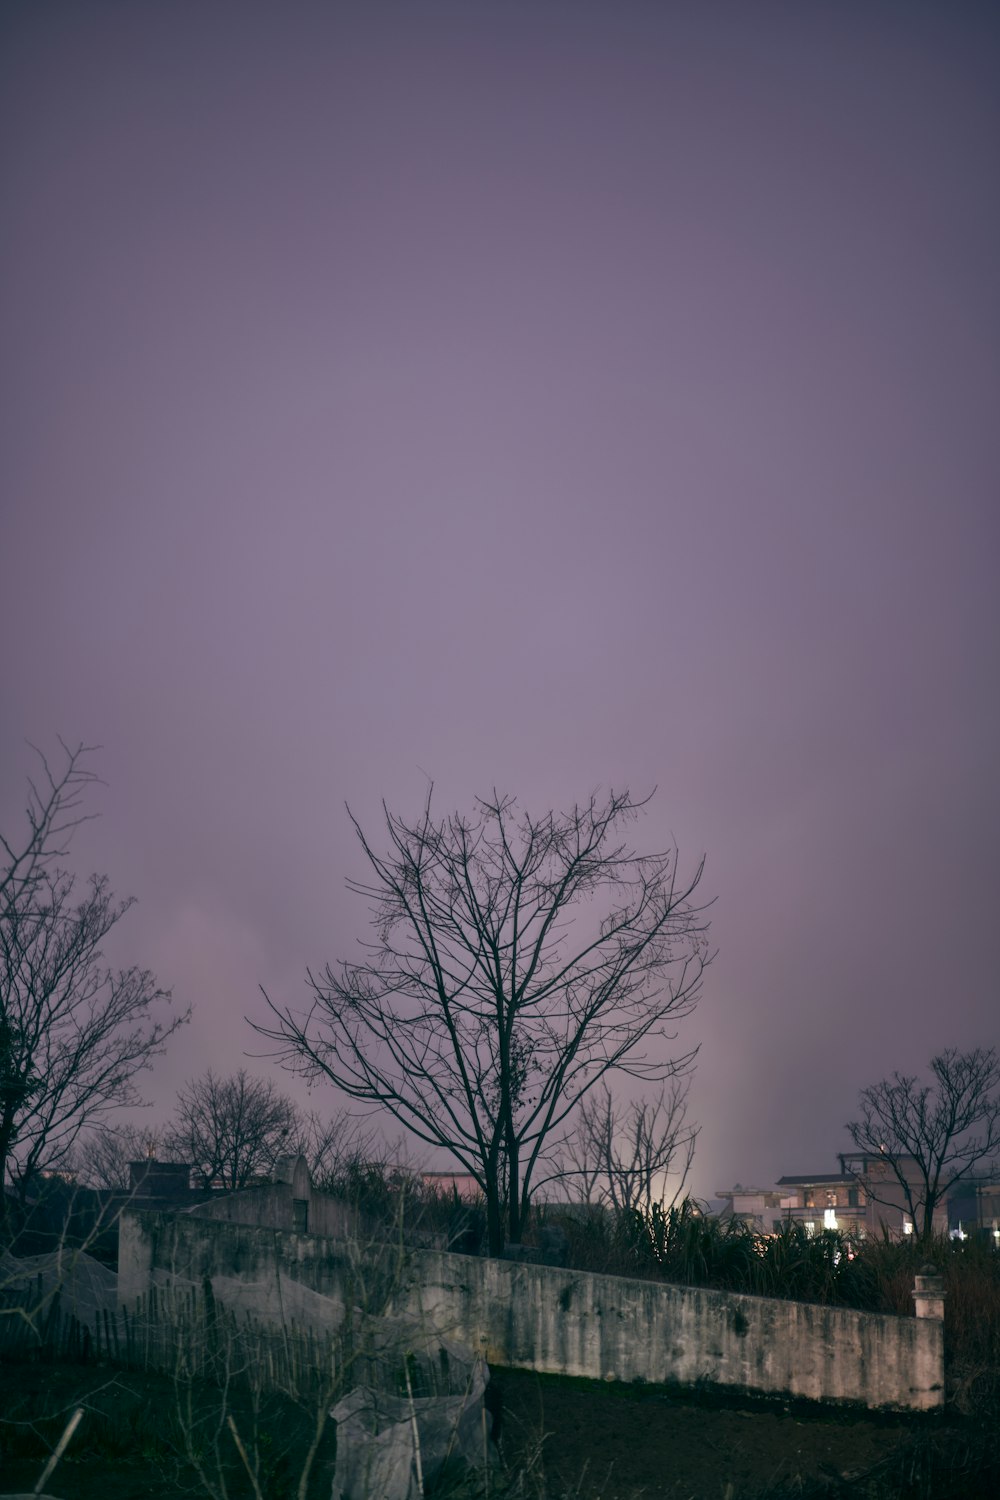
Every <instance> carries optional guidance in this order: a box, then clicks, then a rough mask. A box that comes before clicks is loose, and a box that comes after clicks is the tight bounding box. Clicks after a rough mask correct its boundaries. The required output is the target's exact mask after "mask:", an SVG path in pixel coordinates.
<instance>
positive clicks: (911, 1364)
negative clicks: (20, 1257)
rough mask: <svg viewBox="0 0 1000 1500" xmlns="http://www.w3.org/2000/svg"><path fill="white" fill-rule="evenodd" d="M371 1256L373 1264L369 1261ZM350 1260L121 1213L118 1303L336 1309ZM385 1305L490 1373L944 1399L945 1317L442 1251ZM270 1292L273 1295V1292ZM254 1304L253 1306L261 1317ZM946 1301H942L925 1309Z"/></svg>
mask: <svg viewBox="0 0 1000 1500" xmlns="http://www.w3.org/2000/svg"><path fill="white" fill-rule="evenodd" d="M366 1259H367V1257H366ZM357 1267H358V1259H357V1257H356V1256H353V1257H352V1256H351V1255H350V1254H349V1252H348V1249H347V1247H346V1246H345V1245H344V1244H342V1243H338V1242H337V1241H334V1240H330V1239H323V1238H321V1237H319V1236H313V1235H296V1234H291V1233H286V1232H283V1231H275V1230H268V1229H261V1228H251V1227H248V1226H245V1225H237V1224H221V1223H211V1222H209V1221H207V1220H204V1219H202V1220H198V1219H195V1218H193V1217H192V1216H190V1215H171V1214H165V1213H140V1212H135V1211H127V1212H126V1213H125V1214H123V1216H122V1222H121V1244H120V1251H119V1294H120V1297H121V1299H122V1300H123V1301H124V1302H125V1303H129V1302H130V1301H132V1300H133V1299H134V1298H135V1297H136V1296H138V1295H140V1294H141V1293H143V1292H144V1291H146V1290H147V1289H148V1287H149V1286H150V1285H151V1284H152V1282H153V1281H154V1280H161V1281H162V1280H164V1279H171V1278H172V1277H182V1278H184V1279H187V1280H192V1281H195V1282H197V1283H200V1282H201V1281H202V1280H203V1278H204V1277H205V1276H208V1277H209V1278H210V1279H211V1278H220V1279H222V1278H225V1279H226V1280H227V1281H230V1280H231V1279H232V1278H233V1277H239V1278H241V1279H242V1280H243V1281H245V1282H246V1283H254V1284H257V1285H260V1286H261V1287H262V1288H266V1287H268V1286H273V1285H274V1283H275V1282H276V1281H278V1282H280V1280H281V1278H285V1279H286V1280H290V1281H292V1282H299V1283H302V1285H303V1287H308V1288H309V1289H311V1291H313V1292H319V1293H322V1294H323V1295H324V1296H327V1297H331V1298H333V1299H334V1300H335V1301H336V1302H337V1303H338V1304H340V1305H343V1302H344V1301H345V1300H347V1301H351V1300H353V1298H352V1294H351V1293H350V1287H351V1285H352V1284H353V1283H352V1281H351V1278H352V1277H353V1278H356V1276H357ZM394 1275H395V1276H396V1281H395V1283H394V1290H393V1293H392V1308H393V1310H394V1311H396V1312H400V1313H409V1314H417V1315H419V1316H420V1317H421V1318H422V1319H423V1320H424V1321H425V1323H426V1324H427V1325H428V1326H429V1327H431V1328H433V1330H434V1332H435V1333H436V1334H438V1335H440V1336H442V1337H450V1338H453V1339H457V1340H459V1341H461V1342H463V1343H466V1344H469V1345H471V1347H472V1348H473V1349H476V1350H477V1351H482V1352H483V1353H484V1354H485V1355H486V1358H487V1359H488V1360H493V1361H494V1362H496V1363H498V1364H506V1365H513V1366H519V1367H521V1368H524V1369H531V1370H539V1371H543V1372H549V1373H558V1374H567V1375H582V1376H586V1377H589V1378H590V1379H595V1380H624V1381H635V1380H643V1381H649V1382H656V1383H660V1382H667V1381H678V1382H681V1383H682V1384H685V1385H693V1384H696V1383H698V1382H703V1381H705V1382H711V1383H713V1384H716V1385H719V1386H729V1387H734V1388H737V1389H740V1390H746V1391H759V1392H766V1393H773V1394H787V1395H792V1396H802V1397H807V1398H810V1399H812V1400H816V1401H848V1402H860V1403H863V1404H864V1405H866V1406H869V1407H884V1408H892V1409H902V1410H916V1411H930V1410H935V1409H937V1408H939V1407H941V1406H942V1405H943V1403H944V1323H943V1319H942V1318H940V1317H933V1316H931V1317H918V1318H900V1317H890V1316H885V1315H878V1314H873V1313H862V1312H855V1311H854V1310H852V1309H848V1308H833V1307H821V1306H817V1305H814V1304H812V1303H803V1302H785V1301H779V1300H776V1299H771V1298H764V1297H746V1296H741V1295H738V1294H733V1293H729V1292H717V1291H706V1290H701V1289H698V1288H693V1287H680V1286H670V1285H665V1284H663V1283H660V1282H650V1281H638V1280H632V1279H630V1278H626V1277H618V1276H596V1275H592V1274H589V1273H586V1272H577V1271H568V1270H562V1269H559V1268H555V1267H551V1266H540V1265H530V1264H524V1263H520V1262H518V1263H515V1262H511V1261H503V1260H482V1259H479V1258H477V1257H473V1256H464V1255H449V1254H447V1253H445V1252H443V1251H431V1250H411V1251H407V1252H406V1253H405V1260H404V1262H403V1265H402V1268H401V1270H400V1269H399V1267H398V1266H397V1267H396V1268H395V1270H394ZM268 1295H269V1294H268ZM264 1297H265V1293H264V1292H263V1291H262V1294H261V1305H260V1308H259V1311H260V1313H261V1315H262V1316H267V1315H269V1305H265V1301H264ZM935 1305H936V1306H938V1307H940V1304H935Z"/></svg>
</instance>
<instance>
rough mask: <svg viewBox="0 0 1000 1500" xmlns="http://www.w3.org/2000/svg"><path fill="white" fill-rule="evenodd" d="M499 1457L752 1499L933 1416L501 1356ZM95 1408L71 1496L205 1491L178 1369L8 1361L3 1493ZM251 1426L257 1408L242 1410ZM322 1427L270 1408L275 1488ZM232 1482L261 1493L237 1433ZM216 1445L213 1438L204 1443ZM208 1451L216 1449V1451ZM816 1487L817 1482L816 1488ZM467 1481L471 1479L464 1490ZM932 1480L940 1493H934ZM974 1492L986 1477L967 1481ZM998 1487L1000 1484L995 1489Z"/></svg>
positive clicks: (1, 1374)
mask: <svg viewBox="0 0 1000 1500" xmlns="http://www.w3.org/2000/svg"><path fill="white" fill-rule="evenodd" d="M494 1379H495V1383H496V1386H497V1388H498V1389H499V1391H500V1392H501V1394H502V1417H501V1433H500V1448H501V1454H502V1464H501V1466H498V1467H497V1468H495V1469H494V1470H493V1474H494V1478H493V1481H492V1482H491V1486H490V1494H491V1497H492V1495H494V1494H496V1495H500V1494H502V1493H503V1492H504V1484H503V1479H504V1475H503V1473H502V1469H506V1471H507V1474H508V1475H514V1474H521V1475H523V1476H524V1477H523V1478H522V1481H521V1483H520V1485H519V1486H516V1487H514V1488H513V1489H512V1491H511V1493H516V1494H517V1495H519V1496H520V1497H523V1500H564V1497H572V1500H640V1497H641V1500H754V1497H759V1496H763V1495H780V1494H787V1495H794V1494H807V1495H809V1494H829V1495H830V1496H831V1497H833V1496H835V1497H837V1500H840V1497H841V1496H845V1495H854V1494H857V1495H859V1496H863V1495H865V1494H867V1493H873V1491H870V1490H869V1487H868V1483H867V1481H866V1477H865V1476H867V1475H869V1474H870V1472H871V1471H872V1470H873V1469H875V1470H876V1471H877V1470H878V1469H879V1468H883V1469H884V1467H885V1465H886V1463H887V1462H888V1463H891V1462H892V1461H893V1453H894V1450H896V1449H897V1448H899V1447H900V1446H901V1445H903V1444H905V1443H906V1442H907V1441H908V1440H911V1439H912V1437H913V1435H914V1433H915V1432H917V1433H919V1432H920V1431H921V1430H924V1431H927V1430H928V1427H927V1420H926V1419H924V1420H922V1421H921V1420H919V1419H918V1420H917V1421H914V1420H913V1419H907V1418H902V1417H888V1416H878V1415H873V1414H865V1413H858V1412H844V1411H837V1410H835V1409H820V1408H810V1407H805V1406H799V1405H790V1406H788V1407H784V1406H782V1405H781V1404H780V1403H779V1404H777V1405H775V1404H774V1403H771V1402H767V1403H764V1402H757V1403H754V1402H752V1401H751V1400H747V1401H741V1400H739V1399H738V1398H728V1397H727V1398H724V1399H723V1398H720V1397H719V1396H712V1395H709V1394H705V1395H702V1394H701V1393H679V1392H678V1393H673V1392H668V1391H665V1390H663V1389H662V1388H652V1387H642V1386H616V1385H600V1384H596V1383H593V1382H586V1381H577V1380H565V1379H560V1378H559V1377H554V1376H537V1375H532V1374H528V1373H526V1372H524V1371H513V1370H496V1371H494ZM77 1404H84V1405H85V1406H86V1408H87V1414H86V1416H85V1419H84V1421H83V1422H82V1423H81V1425H80V1428H79V1430H78V1434H77V1436H75V1437H74V1439H73V1441H72V1443H71V1444H70V1447H69V1449H68V1451H67V1453H66V1456H65V1458H64V1459H63V1461H62V1463H61V1464H60V1465H59V1468H58V1470H57V1472H56V1474H55V1476H54V1477H53V1479H52V1480H51V1481H50V1482H49V1484H48V1485H47V1486H46V1488H47V1490H48V1491H50V1492H51V1493H52V1494H55V1495H58V1496H60V1497H63V1500H147V1497H149V1496H153V1495H156V1496H173V1495H181V1494H187V1495H196V1494H199V1493H201V1494H206V1493H207V1491H206V1490H205V1488H204V1487H203V1486H202V1484H201V1483H200V1481H199V1480H198V1477H197V1475H196V1474H195V1473H194V1472H192V1470H191V1469H190V1467H189V1466H186V1465H184V1464H182V1463H180V1462H179V1461H178V1459H177V1456H176V1450H175V1449H174V1450H172V1449H171V1448H170V1445H169V1443H164V1441H163V1434H164V1433H165V1432H166V1431H167V1430H168V1428H169V1425H170V1421H171V1413H172V1412H173V1411H174V1410H175V1409H176V1405H177V1390H176V1388H175V1387H174V1386H173V1385H172V1383H171V1382H170V1381H169V1380H166V1379H165V1378H163V1377H157V1376H151V1375H145V1376H143V1375H138V1374H133V1373H126V1372H120V1371H115V1370H113V1369H111V1368H109V1367H94V1366H89V1367H85V1368H81V1367H79V1366H72V1365H45V1364H37V1363H36V1364H8V1365H6V1366H0V1493H2V1492H3V1491H6V1492H11V1491H18V1490H25V1491H27V1490H30V1489H31V1488H32V1486H33V1485H34V1484H35V1482H36V1480H37V1479H38V1477H39V1474H40V1472H41V1468H42V1464H43V1462H44V1460H45V1457H46V1456H47V1454H48V1453H49V1452H50V1451H51V1448H52V1446H53V1445H54V1443H55V1441H56V1439H57V1437H58V1435H59V1432H60V1431H61V1429H62V1426H63V1425H64V1424H65V1421H66V1418H67V1417H68V1415H69V1413H70V1412H71V1411H72V1410H73V1408H74V1407H75V1406H76V1405H77ZM239 1420H240V1425H241V1427H242V1429H243V1431H244V1432H247V1431H248V1430H249V1422H250V1419H249V1417H248V1416H247V1415H246V1414H243V1413H241V1414H239ZM310 1429H311V1419H310V1418H309V1417H308V1415H307V1414H303V1413H301V1412H297V1411H296V1410H295V1409H293V1408H289V1407H288V1406H287V1405H286V1406H285V1407H282V1406H281V1404H280V1402H279V1403H277V1404H275V1405H274V1406H273V1408H272V1409H271V1410H269V1411H266V1412H264V1413H262V1414H259V1423H258V1436H259V1437H260V1439H261V1442H260V1445H259V1451H260V1452H261V1453H263V1454H264V1455H265V1457H266V1468H267V1473H266V1474H265V1475H262V1478H264V1479H265V1480H266V1485H265V1487H264V1488H265V1493H266V1494H268V1495H269V1496H277V1497H283V1496H285V1495H288V1496H289V1497H291V1496H293V1495H294V1494H295V1488H296V1486H295V1483H294V1476H296V1475H297V1473H298V1467H299V1459H300V1456H301V1454H302V1452H304V1451H305V1445H306V1443H307V1442H308V1438H309V1435H310ZM222 1437H223V1441H222V1445H221V1446H222V1447H223V1448H224V1449H225V1451H226V1453H227V1455H228V1457H229V1459H230V1460H232V1464H233V1466H232V1468H231V1469H230V1470H229V1473H228V1476H227V1488H228V1491H229V1494H230V1495H231V1496H232V1497H233V1500H235V1497H236V1496H237V1495H239V1494H241V1493H249V1491H248V1488H247V1486H246V1483H245V1476H244V1475H243V1474H242V1472H241V1470H240V1468H239V1465H238V1464H237V1463H236V1462H235V1455H234V1453H233V1450H232V1446H231V1443H230V1442H229V1440H228V1438H227V1437H226V1435H225V1433H223V1435H222ZM207 1446H209V1445H208V1444H207V1443H206V1447H207ZM333 1448H334V1436H333V1433H332V1431H331V1432H329V1433H328V1436H327V1438H326V1439H325V1440H324V1445H323V1451H322V1452H321V1454H320V1455H319V1462H318V1463H317V1468H316V1473H315V1476H314V1483H313V1484H312V1485H311V1486H310V1490H309V1495H310V1500H314V1497H319V1496H322V1497H323V1500H329V1495H330V1479H331V1475H332V1458H333ZM209 1456H210V1455H209ZM817 1485H818V1486H819V1487H818V1488H817ZM465 1493H466V1494H468V1491H467V1490H466V1491H465ZM932 1493H933V1492H932ZM962 1493H963V1495H965V1496H968V1497H969V1500H972V1497H974V1496H977V1495H978V1494H979V1493H980V1491H979V1490H977V1489H976V1488H975V1487H974V1486H972V1485H969V1486H967V1487H965V1488H964V1489H963V1491H962ZM982 1493H984V1494H985V1493H995V1491H993V1490H990V1491H982Z"/></svg>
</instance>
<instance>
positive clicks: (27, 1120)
mask: <svg viewBox="0 0 1000 1500" xmlns="http://www.w3.org/2000/svg"><path fill="white" fill-rule="evenodd" d="M62 749H63V753H64V762H63V765H62V768H61V769H59V770H53V769H52V768H51V767H50V765H49V763H48V761H47V760H46V759H45V757H44V755H42V754H41V753H40V752H38V757H39V761H40V764H41V775H40V776H39V777H38V778H37V780H31V779H29V782H28V787H29V794H28V807H27V822H28V828H27V832H26V834H25V835H24V837H23V838H22V839H21V840H19V841H18V840H8V839H7V838H6V837H4V836H3V835H0V859H2V861H3V867H2V869H0V1180H2V1179H3V1178H4V1177H5V1176H6V1175H7V1173H9V1174H10V1176H11V1177H12V1179H13V1180H14V1182H15V1183H16V1184H17V1185H18V1186H19V1189H20V1191H21V1193H22V1195H23V1193H24V1192H25V1190H26V1188H27V1184H28V1183H29V1181H30V1180H31V1178H32V1177H33V1176H34V1174H35V1173H36V1172H37V1171H38V1169H39V1167H40V1166H41V1165H43V1164H45V1165H48V1166H59V1165H60V1163H62V1162H63V1161H64V1160H66V1158H67V1157H68V1156H69V1154H70V1153H71V1151H72V1148H73V1145H74V1142H75V1141H76V1139H77V1137H78V1135H79V1134H80V1132H81V1130H83V1129H84V1128H85V1127H88V1126H92V1125H94V1124H95V1123H98V1122H100V1121H101V1120H103V1119H104V1118H105V1117H106V1116H107V1114H108V1113H109V1111H112V1110H115V1109H120V1108H122V1107H125V1106H130V1105H135V1104H139V1103H141V1102H142V1101H141V1100H140V1098H139V1095H138V1092H137V1090H136V1086H135V1077H136V1074H137V1073H140V1072H142V1071H143V1070H144V1069H146V1068H148V1067H149V1066H150V1065H151V1062H152V1059H153V1058H154V1057H155V1056H156V1055H157V1054H158V1053H160V1052H162V1050H163V1047H164V1044H165V1042H166V1041H167V1039H168V1038H169V1037H170V1036H172V1035H173V1033H174V1032H175V1031H176V1030H177V1028H178V1026H180V1025H181V1024H182V1023H183V1022H184V1021H186V1020H187V1019H188V1015H189V1014H190V1013H189V1012H185V1014H183V1015H180V1016H175V1017H173V1018H172V1019H169V1020H167V1019H163V1020H158V1019H154V1016H155V1012H156V1011H157V1009H158V1007H159V1006H160V1005H161V1004H165V1003H166V1002H167V1001H169V999H170V994H169V991H166V990H161V989H159V988H158V987H157V985H156V982H155V980H154V978H153V976H152V974H151V973H150V972H149V971H148V970H146V969H139V968H134V967H133V968H129V969H121V970H117V971H115V970H112V969H109V968H106V967H105V966H104V964H103V961H102V952H101V945H102V943H103V942H104V939H105V938H106V937H107V936H108V934H109V933H110V932H111V930H112V929H113V928H114V927H115V926H116V925H117V923H118V922H119V921H120V920H121V918H122V917H123V916H124V915H125V913H126V912H127V911H128V910H129V908H130V907H131V905H132V900H131V899H129V900H125V901H115V899H114V898H113V896H112V895H111V892H110V890H109V888H108V881H107V878H106V877H105V876H103V875H94V876H92V877H91V879H90V882H89V884H88V886H87V889H86V892H85V894H84V895H83V897H82V899H80V900H76V899H75V898H74V891H75V880H74V877H73V876H72V875H71V874H70V873H68V872H67V870H66V869H65V868H64V867H63V863H62V862H63V860H64V859H65V858H66V854H67V849H68V844H69V840H70V838H71V837H72V834H73V832H74V830H75V829H76V828H77V827H78V826H79V824H80V823H81V822H83V821H84V820H85V817H86V815H85V814H84V813H83V812H82V811H81V808H82V805H83V801H84V797H85V793H86V792H87V791H88V789H89V788H90V786H91V784H92V783H93V782H95V781H96V780H97V777H96V776H95V775H94V774H93V772H91V771H90V770H88V769H87V767H86V764H85V760H86V756H87V755H88V753H89V751H88V749H87V748H86V747H85V746H83V745H80V746H78V747H77V748H76V749H75V750H71V749H69V748H68V747H67V746H66V745H63V746H62Z"/></svg>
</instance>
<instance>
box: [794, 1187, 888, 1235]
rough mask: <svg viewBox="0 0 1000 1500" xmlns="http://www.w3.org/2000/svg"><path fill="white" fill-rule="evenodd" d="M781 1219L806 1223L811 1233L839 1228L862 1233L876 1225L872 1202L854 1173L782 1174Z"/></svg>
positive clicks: (851, 1232) (847, 1232) (795, 1222)
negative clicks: (872, 1215)
mask: <svg viewBox="0 0 1000 1500" xmlns="http://www.w3.org/2000/svg"><path fill="white" fill-rule="evenodd" d="M777 1186H778V1189H779V1193H780V1203H781V1221H782V1222H783V1223H793V1224H804V1225H805V1227H806V1230H807V1232H808V1233H809V1234H817V1233H819V1231H820V1230H822V1229H838V1230H840V1232H841V1233H842V1234H853V1235H857V1236H859V1237H860V1236H861V1235H864V1234H867V1233H870V1232H872V1231H873V1230H874V1229H875V1224H874V1220H873V1219H872V1217H871V1211H872V1204H871V1201H870V1200H869V1198H868V1195H867V1194H866V1192H865V1189H864V1187H863V1186H862V1184H861V1183H860V1182H859V1181H858V1179H857V1178H856V1177H855V1176H854V1175H853V1174H851V1173H848V1172H845V1171H844V1170H841V1171H840V1172H800V1173H798V1174H794V1173H793V1174H791V1175H790V1176H787V1177H779V1178H778V1183H777Z"/></svg>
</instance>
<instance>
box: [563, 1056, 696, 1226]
mask: <svg viewBox="0 0 1000 1500" xmlns="http://www.w3.org/2000/svg"><path fill="white" fill-rule="evenodd" d="M684 1061H688V1059H685V1060H684ZM690 1087H691V1076H690V1074H689V1073H686V1072H683V1071H681V1072H678V1073H677V1075H675V1076H674V1077H673V1078H671V1079H670V1080H669V1081H668V1082H666V1083H665V1084H664V1086H663V1088H662V1089H661V1090H660V1093H659V1094H658V1095H657V1096H656V1097H655V1098H653V1099H647V1098H639V1099H632V1100H629V1101H628V1102H624V1103H623V1102H619V1101H617V1100H616V1099H615V1096H614V1095H613V1094H612V1092H611V1090H610V1089H609V1088H608V1086H607V1084H606V1083H604V1082H602V1084H601V1086H600V1087H599V1088H597V1089H595V1090H593V1091H592V1092H591V1093H590V1094H589V1095H588V1096H587V1097H586V1098H585V1099H583V1100H581V1103H580V1108H579V1112H578V1115H577V1125H576V1130H575V1131H574V1132H573V1135H572V1136H571V1138H570V1140H569V1142H568V1153H567V1154H568V1159H569V1166H568V1169H567V1170H565V1171H564V1172H563V1173H562V1174H561V1175H562V1176H563V1177H564V1178H565V1179H566V1180H568V1181H570V1182H574V1181H575V1182H576V1183H577V1184H578V1185H579V1186H580V1187H582V1189H583V1195H584V1198H585V1199H586V1201H587V1202H591V1201H594V1200H596V1201H598V1202H604V1203H606V1204H607V1205H609V1207H611V1208H613V1209H615V1210H616V1211H618V1212H624V1213H628V1212H631V1211H632V1210H637V1211H638V1212H639V1213H648V1212H649V1211H650V1209H651V1208H652V1206H653V1204H654V1203H660V1204H667V1203H670V1204H672V1203H674V1202H676V1200H677V1197H678V1195H679V1194H680V1193H681V1192H683V1190H684V1185H685V1183H686V1182H687V1178H688V1173H689V1172H690V1170H691V1163H692V1162H693V1160H694V1148H695V1142H696V1140H697V1138H698V1128H699V1127H698V1126H697V1125H692V1124H689V1122H688V1119H687V1100H688V1093H689V1090H690ZM668 1190H669V1197H668Z"/></svg>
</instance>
